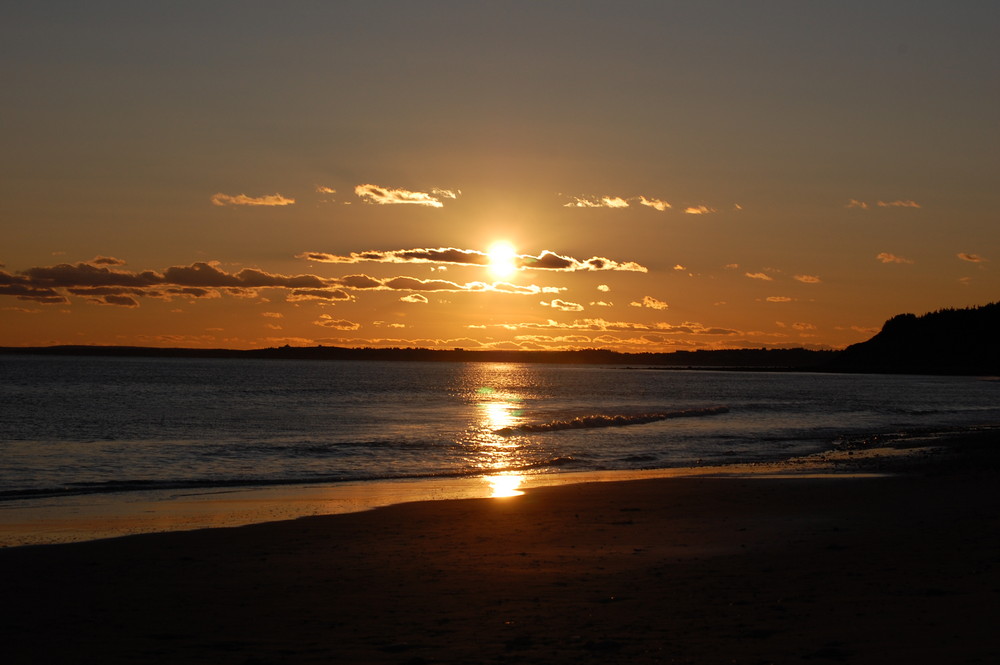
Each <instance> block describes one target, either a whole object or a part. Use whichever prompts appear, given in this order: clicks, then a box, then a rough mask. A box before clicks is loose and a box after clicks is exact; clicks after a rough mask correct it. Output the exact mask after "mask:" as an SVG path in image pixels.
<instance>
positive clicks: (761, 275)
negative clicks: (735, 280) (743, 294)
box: [745, 272, 774, 282]
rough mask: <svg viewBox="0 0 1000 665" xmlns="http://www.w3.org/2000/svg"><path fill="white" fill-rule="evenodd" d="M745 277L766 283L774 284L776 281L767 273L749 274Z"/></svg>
mask: <svg viewBox="0 0 1000 665" xmlns="http://www.w3.org/2000/svg"><path fill="white" fill-rule="evenodd" d="M745 275H746V276H747V277H749V278H750V279H760V280H764V281H765V282H773V281H774V278H773V277H771V276H770V275H768V274H766V273H762V272H748V273H745Z"/></svg>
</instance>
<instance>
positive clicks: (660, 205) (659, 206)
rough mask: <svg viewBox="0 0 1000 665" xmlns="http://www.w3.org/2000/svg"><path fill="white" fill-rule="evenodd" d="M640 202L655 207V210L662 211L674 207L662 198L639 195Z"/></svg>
mask: <svg viewBox="0 0 1000 665" xmlns="http://www.w3.org/2000/svg"><path fill="white" fill-rule="evenodd" d="M639 204H640V205H644V206H646V207H648V208H653V209H654V210H659V211H660V212H663V211H664V210H666V209H667V208H670V207H672V206H671V205H670V204H669V203H667V202H666V201H663V200H662V199H647V198H646V197H645V196H640V197H639Z"/></svg>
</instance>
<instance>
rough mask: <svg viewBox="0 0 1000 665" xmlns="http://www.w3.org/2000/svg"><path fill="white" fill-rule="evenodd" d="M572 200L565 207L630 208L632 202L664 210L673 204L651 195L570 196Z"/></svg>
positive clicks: (660, 210)
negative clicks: (626, 196) (625, 196)
mask: <svg viewBox="0 0 1000 665" xmlns="http://www.w3.org/2000/svg"><path fill="white" fill-rule="evenodd" d="M570 198H571V199H572V201H570V202H569V203H564V204H563V207H564V208H629V207H631V204H632V203H638V204H639V205H641V206H645V207H647V208H652V209H653V210H657V211H659V212H663V211H664V210H667V209H669V208H671V207H672V206H671V205H670V204H669V203H667V202H666V201H664V200H663V199H658V198H655V197H651V196H642V195H640V196H632V197H629V198H624V197H621V196H570Z"/></svg>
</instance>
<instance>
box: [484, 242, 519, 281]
mask: <svg viewBox="0 0 1000 665" xmlns="http://www.w3.org/2000/svg"><path fill="white" fill-rule="evenodd" d="M486 255H487V256H488V257H489V258H490V263H489V269H490V273H491V274H492V275H493V276H494V277H497V278H502V277H510V276H511V275H512V274H514V273H515V272H516V271H517V268H518V266H517V250H515V249H514V247H513V246H512V245H511V244H510V243H509V242H502V241H501V242H495V243H493V244H492V245H490V249H489V251H487V252H486Z"/></svg>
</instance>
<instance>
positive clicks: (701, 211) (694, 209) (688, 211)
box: [684, 206, 715, 215]
mask: <svg viewBox="0 0 1000 665" xmlns="http://www.w3.org/2000/svg"><path fill="white" fill-rule="evenodd" d="M713 212H715V208H709V207H708V206H688V207H687V208H684V214H685V215H709V214H711V213H713Z"/></svg>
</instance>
